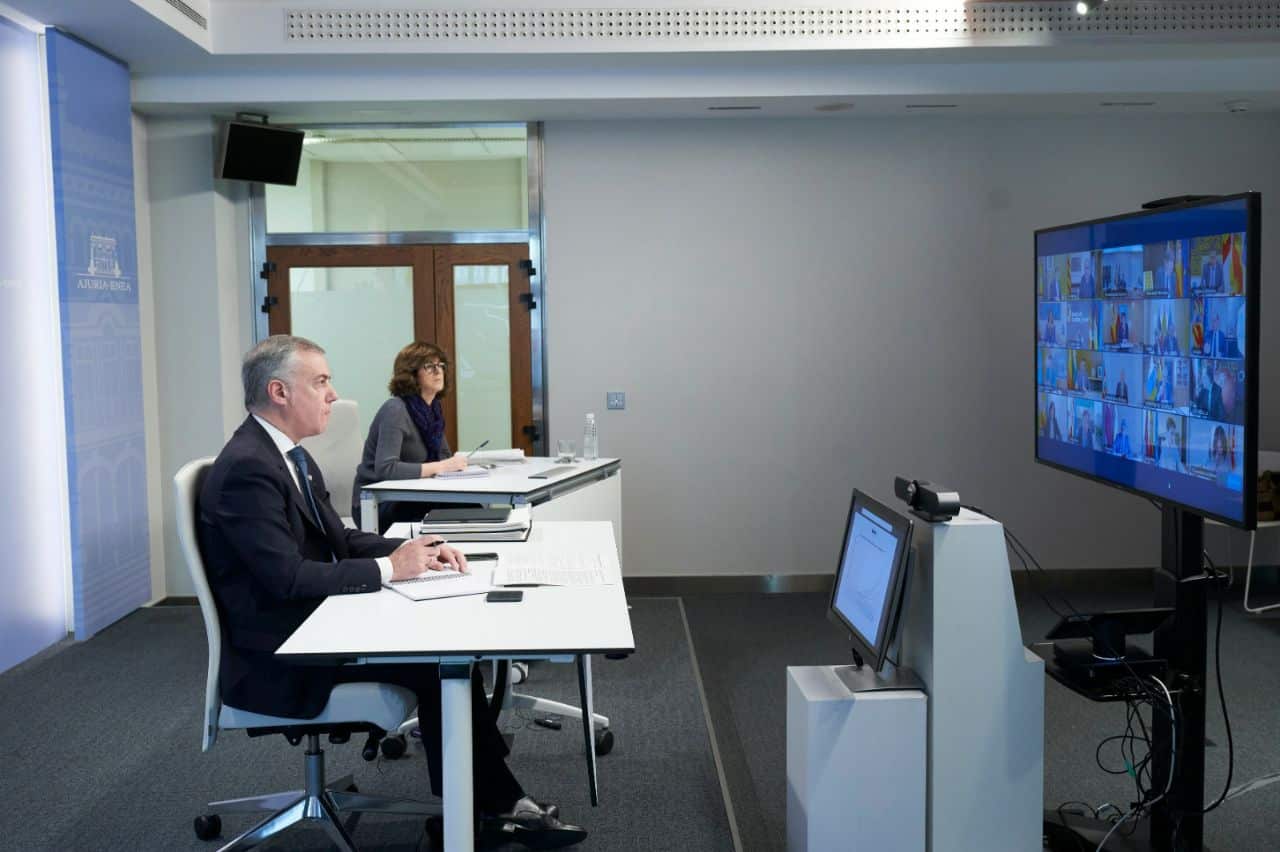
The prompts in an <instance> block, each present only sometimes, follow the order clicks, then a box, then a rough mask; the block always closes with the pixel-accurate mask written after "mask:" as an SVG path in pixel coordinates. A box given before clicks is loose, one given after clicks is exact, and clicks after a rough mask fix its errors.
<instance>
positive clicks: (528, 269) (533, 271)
mask: <svg viewBox="0 0 1280 852" xmlns="http://www.w3.org/2000/svg"><path fill="white" fill-rule="evenodd" d="M520 268H521V269H523V270H524V274H525V275H528V276H529V277H530V278H532V277H533V276H535V275H537V274H538V269H537V267H535V266H534V265H533V261H532V260H530V259H529V258H527V257H526V258H525V259H524V260H522V261H520Z"/></svg>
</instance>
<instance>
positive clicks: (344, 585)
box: [198, 335, 586, 848]
mask: <svg viewBox="0 0 1280 852" xmlns="http://www.w3.org/2000/svg"><path fill="white" fill-rule="evenodd" d="M241 378H242V380H243V383H244V395H245V407H246V408H247V409H248V410H249V412H250V416H249V417H247V418H246V419H245V421H244V423H242V424H241V425H240V428H238V429H237V430H236V432H235V434H234V435H232V437H231V440H230V441H228V442H227V445H226V446H225V447H223V449H222V452H221V453H219V455H218V458H217V460H216V461H215V462H214V464H213V467H212V468H211V469H210V470H209V473H208V475H207V476H206V477H205V481H204V485H203V487H202V488H201V491H200V498H199V507H198V517H199V525H198V528H199V538H200V550H201V554H202V555H203V557H204V562H205V569H206V571H207V573H208V578H209V585H210V587H211V588H212V590H213V594H214V597H215V599H216V601H217V604H218V611H219V615H220V616H221V617H222V623H223V628H224V637H225V638H224V641H223V644H222V665H221V674H220V679H219V689H220V691H221V694H222V700H223V701H224V702H226V703H227V704H229V705H231V706H233V707H238V708H241V709H244V710H250V711H254V712H258V713H267V714H271V715H278V716H291V717H297V718H311V717H314V716H316V715H317V714H318V713H320V712H321V711H322V710H323V709H324V707H325V705H326V703H327V702H328V700H329V692H330V690H331V689H332V688H333V686H334V685H335V684H337V683H344V682H356V681H360V682H379V683H392V684H398V685H401V686H404V687H407V688H409V689H412V690H413V691H414V692H415V693H416V694H417V696H418V714H419V715H418V719H419V722H420V723H421V730H422V736H423V745H424V747H425V748H426V751H427V762H428V769H429V775H430V781H431V788H432V791H433V792H435V793H436V795H440V793H441V790H442V783H441V732H440V716H439V713H440V675H439V671H438V667H436V666H433V665H419V666H414V665H365V666H295V665H290V664H288V663H283V662H279V661H277V660H276V659H275V657H274V652H275V650H276V648H278V647H279V646H280V645H281V644H282V643H283V642H284V641H285V639H287V638H288V637H289V635H290V634H291V633H293V631H294V630H296V629H297V628H298V626H299V625H301V624H302V622H303V621H305V620H306V618H307V617H308V616H309V615H310V614H311V613H312V612H313V611H315V609H316V608H317V607H318V606H319V605H320V603H321V602H322V601H323V600H324V598H325V597H327V596H329V595H345V594H360V593H365V592H376V591H378V590H379V589H380V588H381V586H382V584H383V583H384V582H386V581H388V580H400V579H408V578H411V577H415V576H418V575H419V574H422V573H424V572H426V571H431V570H440V569H441V568H445V567H454V568H458V569H459V570H466V567H467V566H466V559H465V557H464V556H463V555H462V554H461V553H459V552H458V551H457V550H455V549H454V548H452V547H450V546H448V545H447V544H444V543H443V541H440V540H436V537H434V536H424V537H422V538H418V539H412V540H409V541H401V540H396V539H386V538H382V537H381V536H377V535H373V534H372V533H365V532H359V531H357V530H349V529H346V528H344V526H343V525H342V522H341V520H340V519H339V518H338V515H337V513H336V512H335V511H334V510H333V507H332V505H331V504H330V502H329V492H328V490H327V489H326V488H325V484H324V477H323V476H322V475H321V473H320V469H319V467H318V466H317V465H316V464H315V461H314V460H313V459H312V458H311V456H310V455H309V454H308V453H307V452H306V451H305V450H304V449H302V448H301V447H299V446H298V441H300V440H302V439H303V438H307V437H310V436H312V435H318V434H320V433H321V432H323V431H324V429H325V426H326V424H327V423H328V419H329V410H330V407H331V406H332V404H333V403H334V401H335V400H337V398H338V395H337V393H336V392H335V391H334V389H333V386H332V384H331V383H330V374H329V366H328V364H327V362H326V361H325V357H324V350H323V349H321V348H320V347H319V346H317V345H316V344H314V343H312V342H311V341H309V340H305V339H304V338H300V337H290V336H287V335H275V336H273V337H269V338H267V339H266V340H264V341H262V342H261V343H259V344H258V345H257V346H255V347H254V348H253V349H252V350H250V351H249V353H248V354H247V355H245V358H244V363H243V365H242V369H241ZM472 675H473V676H472V711H473V712H472V746H473V749H474V759H473V765H474V777H475V801H476V804H477V807H478V808H479V809H480V810H481V812H482V814H485V815H487V816H492V817H493V818H494V819H493V821H491V822H489V823H486V824H487V825H494V826H495V829H496V830H499V831H502V832H503V836H504V837H506V838H507V839H514V840H520V841H523V842H525V843H527V844H529V845H536V846H538V847H539V848H553V847H556V846H566V845H570V844H572V843H577V842H579V841H581V840H582V839H583V838H585V837H586V832H585V831H583V830H582V829H581V828H578V827H576V826H570V825H565V824H564V823H561V822H560V821H559V819H558V809H556V808H554V806H543V805H540V804H539V803H537V802H534V801H533V800H532V799H530V798H529V797H527V796H526V795H525V793H524V790H523V789H522V788H521V786H520V784H519V783H518V782H517V781H516V779H515V777H514V776H512V774H511V771H510V770H509V769H508V768H507V765H506V760H505V758H506V755H507V750H506V746H505V744H504V743H503V741H502V736H501V734H500V732H499V731H498V728H497V725H496V724H495V723H494V720H493V719H492V718H491V717H490V716H489V713H488V708H487V702H486V700H485V694H484V684H483V682H482V681H481V679H480V677H479V674H478V673H476V672H474V671H473V673H472Z"/></svg>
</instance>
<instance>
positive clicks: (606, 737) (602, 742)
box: [596, 728, 613, 757]
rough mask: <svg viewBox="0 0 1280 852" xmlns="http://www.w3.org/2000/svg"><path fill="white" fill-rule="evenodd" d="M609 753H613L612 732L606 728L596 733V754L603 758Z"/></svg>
mask: <svg viewBox="0 0 1280 852" xmlns="http://www.w3.org/2000/svg"><path fill="white" fill-rule="evenodd" d="M611 751H613V731H611V730H609V729H608V728H605V729H604V730H603V731H596V754H597V755H599V756H601V757H603V756H604V755H606V754H608V753H609V752H611Z"/></svg>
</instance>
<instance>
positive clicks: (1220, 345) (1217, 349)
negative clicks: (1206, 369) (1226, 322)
mask: <svg viewBox="0 0 1280 852" xmlns="http://www.w3.org/2000/svg"><path fill="white" fill-rule="evenodd" d="M1221 321H1222V317H1221V316H1219V315H1218V314H1217V313H1215V314H1214V315H1213V325H1212V326H1211V327H1210V331H1209V337H1208V339H1207V340H1206V341H1205V342H1204V349H1205V354H1206V355H1210V356H1212V357H1214V358H1230V357H1231V356H1232V355H1233V354H1235V353H1233V352H1232V351H1231V349H1232V347H1231V345H1230V344H1229V343H1228V342H1227V333H1226V332H1225V331H1223V330H1222V329H1221V328H1219V325H1220V324H1221Z"/></svg>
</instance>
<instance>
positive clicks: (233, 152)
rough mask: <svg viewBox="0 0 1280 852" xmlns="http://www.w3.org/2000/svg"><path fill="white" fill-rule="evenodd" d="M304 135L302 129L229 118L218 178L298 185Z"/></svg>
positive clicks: (223, 138) (224, 129)
mask: <svg viewBox="0 0 1280 852" xmlns="http://www.w3.org/2000/svg"><path fill="white" fill-rule="evenodd" d="M305 135H306V134H305V133H303V131H301V130H290V129H288V128H283V127H271V126H270V125H266V124H255V123H252V122H245V121H228V122H227V124H226V126H225V127H224V128H223V136H222V159H221V167H220V169H219V170H218V177H220V178H222V179H224V180H249V181H259V182H261V183H277V184H283V185H286V186H296V185H297V183H298V165H299V163H300V162H301V161H302V140H303V137H304V136H305Z"/></svg>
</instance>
